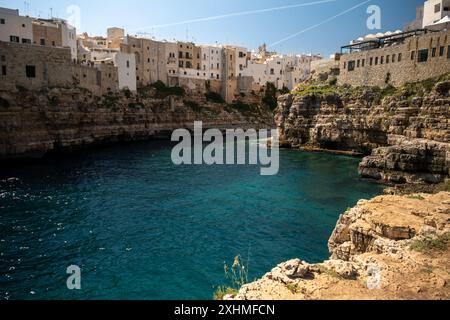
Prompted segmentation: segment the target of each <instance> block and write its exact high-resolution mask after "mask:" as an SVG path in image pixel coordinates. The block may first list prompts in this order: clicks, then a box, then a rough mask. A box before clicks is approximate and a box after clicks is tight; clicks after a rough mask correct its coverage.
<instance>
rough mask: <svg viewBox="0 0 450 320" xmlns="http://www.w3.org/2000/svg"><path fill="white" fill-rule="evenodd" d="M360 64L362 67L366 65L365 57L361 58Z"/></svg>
mask: <svg viewBox="0 0 450 320" xmlns="http://www.w3.org/2000/svg"><path fill="white" fill-rule="evenodd" d="M361 66H362V67H363V68H364V67H365V66H366V59H362V60H361Z"/></svg>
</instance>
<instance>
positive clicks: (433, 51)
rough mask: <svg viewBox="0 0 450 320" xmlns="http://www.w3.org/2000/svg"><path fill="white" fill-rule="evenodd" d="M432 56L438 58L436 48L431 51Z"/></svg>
mask: <svg viewBox="0 0 450 320" xmlns="http://www.w3.org/2000/svg"><path fill="white" fill-rule="evenodd" d="M431 56H432V57H433V58H434V57H436V48H432V49H431Z"/></svg>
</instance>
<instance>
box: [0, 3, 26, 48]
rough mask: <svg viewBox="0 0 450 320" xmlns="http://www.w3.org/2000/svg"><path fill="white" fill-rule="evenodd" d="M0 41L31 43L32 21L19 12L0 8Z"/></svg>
mask: <svg viewBox="0 0 450 320" xmlns="http://www.w3.org/2000/svg"><path fill="white" fill-rule="evenodd" d="M0 41H5V42H16V43H28V44H32V43H33V20H32V19H31V18H30V17H23V16H20V15H19V10H12V9H7V8H0Z"/></svg>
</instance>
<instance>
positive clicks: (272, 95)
mask: <svg viewBox="0 0 450 320" xmlns="http://www.w3.org/2000/svg"><path fill="white" fill-rule="evenodd" d="M277 92H278V90H277V88H276V87H275V85H274V84H273V83H271V82H268V83H267V85H266V89H265V92H264V97H263V98H262V102H263V103H264V104H265V105H267V106H268V107H269V108H270V110H272V111H273V110H275V109H276V108H277V106H278V100H277Z"/></svg>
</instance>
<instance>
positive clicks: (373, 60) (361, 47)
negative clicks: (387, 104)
mask: <svg viewBox="0 0 450 320" xmlns="http://www.w3.org/2000/svg"><path fill="white" fill-rule="evenodd" d="M449 36H450V31H440V32H431V31H426V30H419V31H413V32H407V33H402V34H395V35H393V36H388V37H383V38H381V39H377V40H371V41H370V42H364V43H358V44H354V45H351V46H345V47H343V50H349V49H350V51H351V52H352V53H349V54H344V55H342V56H341V59H340V75H339V77H338V83H339V84H349V85H353V86H386V85H394V86H401V85H403V84H405V83H408V82H416V81H421V80H425V79H428V78H433V77H438V76H440V75H442V74H445V73H447V72H450V39H449Z"/></svg>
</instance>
